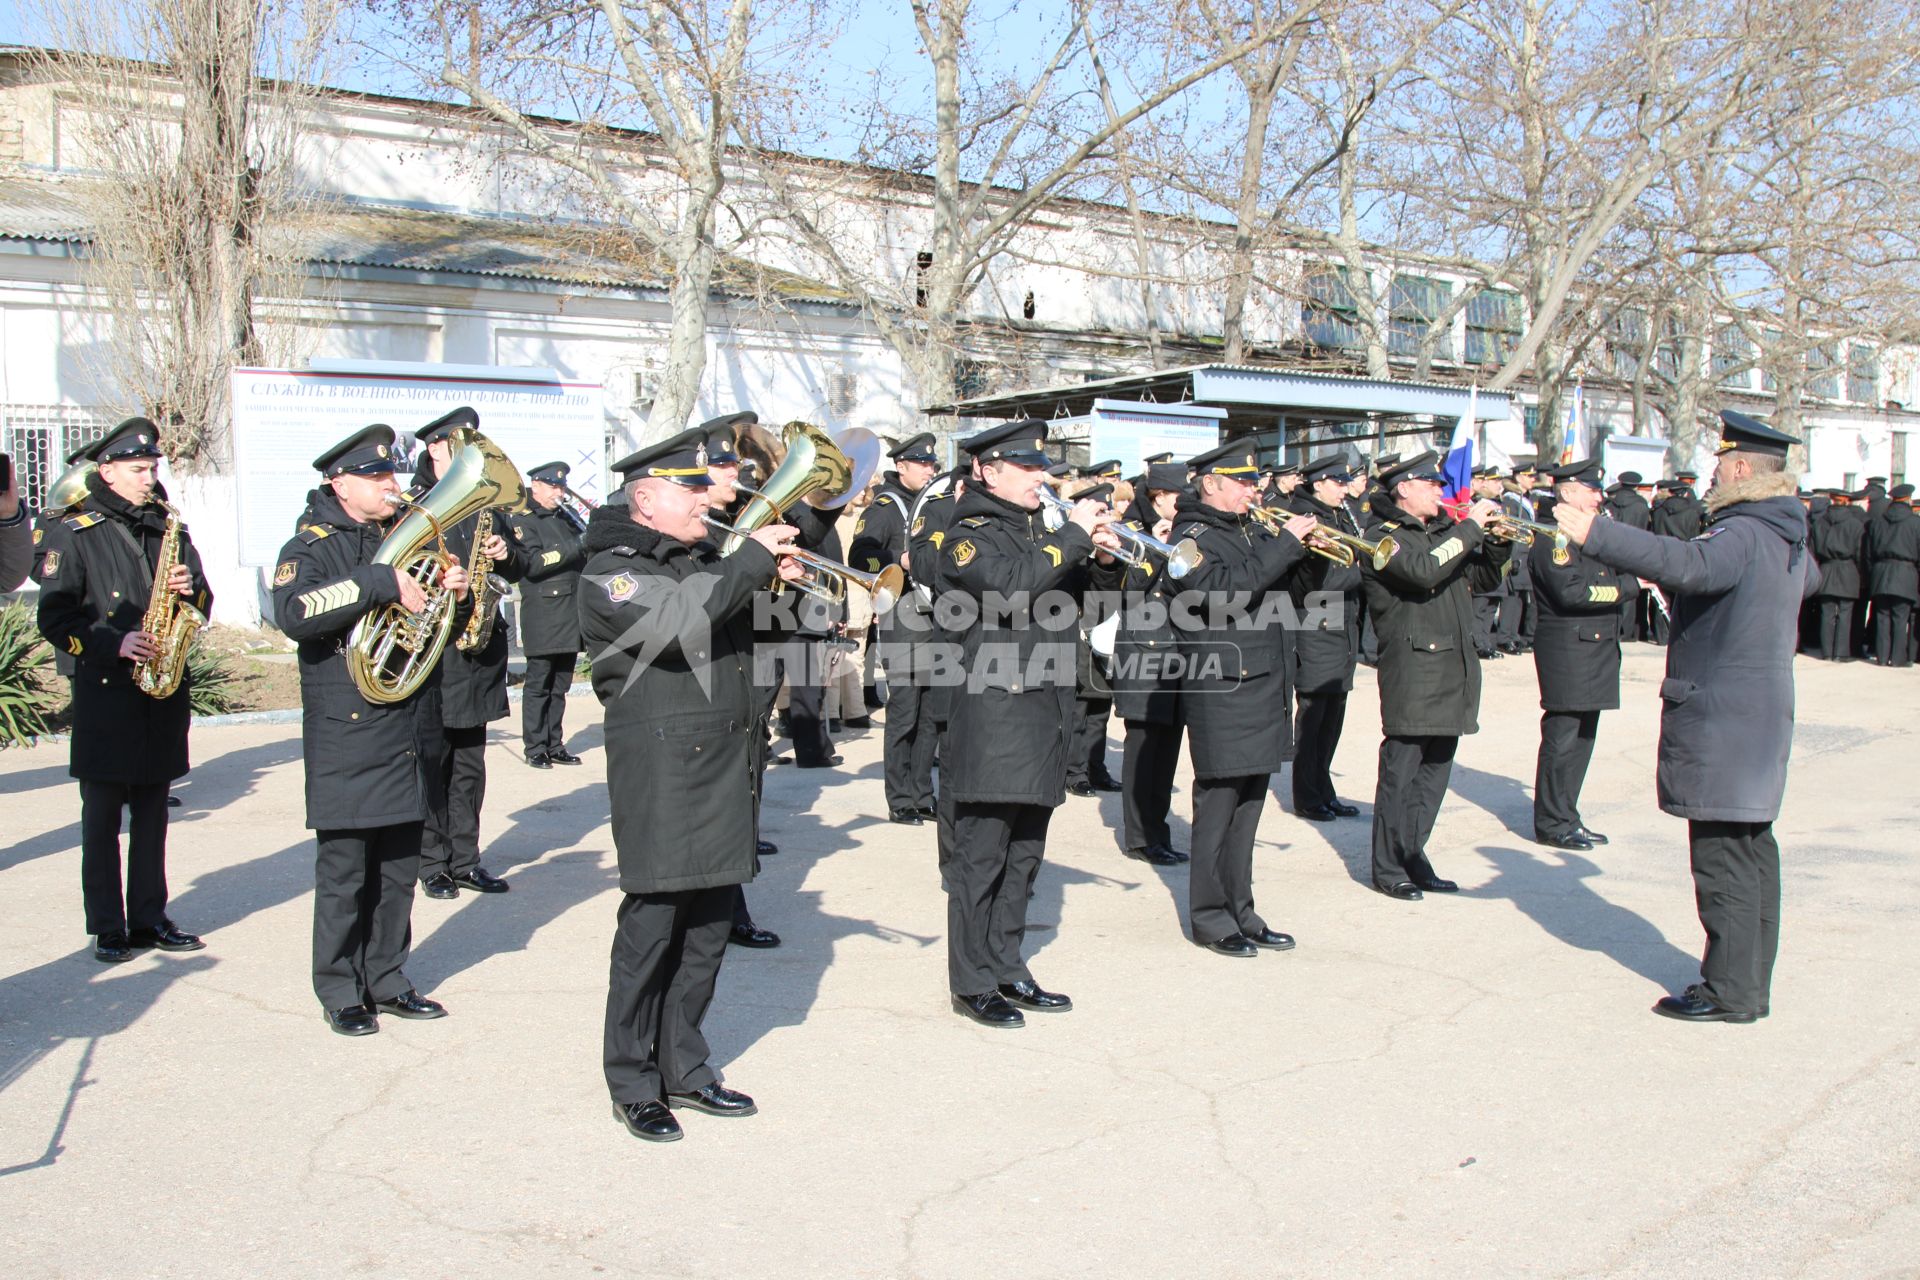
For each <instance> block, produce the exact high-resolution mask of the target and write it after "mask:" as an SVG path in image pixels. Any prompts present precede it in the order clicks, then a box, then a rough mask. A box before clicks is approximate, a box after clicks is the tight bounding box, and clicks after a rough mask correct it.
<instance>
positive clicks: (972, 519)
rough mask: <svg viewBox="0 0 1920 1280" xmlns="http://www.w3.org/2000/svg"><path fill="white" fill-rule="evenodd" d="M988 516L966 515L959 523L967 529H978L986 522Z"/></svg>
mask: <svg viewBox="0 0 1920 1280" xmlns="http://www.w3.org/2000/svg"><path fill="white" fill-rule="evenodd" d="M989 518H990V517H987V516H968V517H967V518H966V519H965V520H962V521H961V522H960V523H961V524H962V525H963V526H964V527H966V528H968V529H978V528H980V527H981V526H982V525H984V524H986V523H987V521H988V519H989Z"/></svg>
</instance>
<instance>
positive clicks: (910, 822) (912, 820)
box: [887, 809, 921, 827]
mask: <svg viewBox="0 0 1920 1280" xmlns="http://www.w3.org/2000/svg"><path fill="white" fill-rule="evenodd" d="M887 821H888V822H897V823H899V824H900V825H901V826H903V827H917V826H919V825H920V824H921V817H920V811H919V810H918V809H890V810H888V811H887Z"/></svg>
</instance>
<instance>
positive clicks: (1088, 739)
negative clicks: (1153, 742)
mask: <svg viewBox="0 0 1920 1280" xmlns="http://www.w3.org/2000/svg"><path fill="white" fill-rule="evenodd" d="M1121 470H1122V468H1121V465H1120V460H1119V459H1118V458H1107V459H1104V460H1103V461H1100V462H1095V463H1093V464H1091V465H1089V466H1088V467H1087V468H1086V470H1085V471H1083V472H1081V475H1080V480H1079V482H1076V483H1075V484H1072V485H1058V486H1056V487H1055V492H1057V493H1060V494H1062V495H1063V496H1066V497H1068V498H1069V499H1078V498H1080V497H1082V496H1086V497H1091V498H1093V499H1095V500H1096V501H1098V502H1100V503H1101V504H1102V505H1103V506H1105V507H1107V508H1109V510H1111V509H1112V508H1114V507H1115V506H1116V505H1117V506H1118V507H1120V508H1121V509H1124V508H1125V506H1126V504H1127V503H1128V502H1131V501H1132V500H1133V495H1132V493H1131V492H1127V493H1126V494H1125V495H1124V496H1123V497H1116V496H1115V490H1116V488H1117V487H1118V486H1120V485H1122V484H1124V483H1125V481H1123V480H1122V479H1121V478H1120V472H1121ZM1085 585H1086V584H1084V583H1083V584H1082V586H1083V588H1084V586H1085ZM1112 715H1113V689H1112V687H1111V686H1110V685H1109V684H1108V683H1107V673H1106V672H1105V670H1103V669H1102V668H1101V666H1100V664H1098V663H1096V662H1095V661H1094V660H1093V650H1092V649H1091V648H1090V647H1089V646H1088V645H1087V643H1086V638H1085V636H1084V634H1083V635H1082V638H1081V644H1080V652H1079V671H1078V676H1077V678H1076V689H1075V694H1074V708H1073V742H1072V744H1071V745H1070V746H1069V747H1068V749H1067V790H1068V791H1069V792H1071V793H1073V794H1074V795H1076V796H1097V795H1099V794H1100V793H1101V792H1103V791H1118V790H1120V784H1119V783H1118V782H1116V781H1115V780H1114V777H1113V773H1112V772H1111V771H1110V770H1109V769H1108V768H1107V721H1108V720H1109V719H1110V718H1111V717H1112Z"/></svg>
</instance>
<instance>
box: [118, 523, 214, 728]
mask: <svg viewBox="0 0 1920 1280" xmlns="http://www.w3.org/2000/svg"><path fill="white" fill-rule="evenodd" d="M160 505H161V506H163V507H165V508H166V509H167V528H166V532H164V533H163V534H161V535H160V559H159V562H158V563H157V564H155V565H154V566H153V591H152V592H151V593H150V594H149V595H148V596H147V612H146V616H145V617H143V618H141V619H140V629H141V630H142V631H145V632H147V633H148V634H149V635H151V636H152V637H153V638H154V641H155V643H156V645H157V646H158V647H157V648H156V649H155V650H154V654H153V656H152V657H151V658H147V659H145V660H143V661H140V662H136V663H134V664H133V683H134V684H135V685H137V686H138V687H139V689H140V692H142V693H144V694H146V695H147V696H148V697H150V698H170V697H172V696H173V692H174V690H176V689H178V688H179V687H180V677H181V676H182V675H184V674H185V673H186V670H187V650H188V649H190V648H192V647H193V637H194V634H195V633H196V632H198V631H199V630H200V628H202V627H204V626H206V625H207V615H206V614H204V613H201V612H200V611H199V610H198V609H196V608H194V607H193V605H192V604H191V603H189V602H188V600H187V598H186V597H185V596H183V595H181V594H180V593H179V592H178V591H171V590H168V588H167V579H168V578H170V577H172V576H173V567H174V566H175V565H177V564H179V563H180V531H181V530H182V529H183V528H184V527H185V526H183V525H182V524H181V523H180V512H179V510H178V509H177V508H175V507H173V506H172V505H170V504H168V503H165V502H162V503H161V504H160Z"/></svg>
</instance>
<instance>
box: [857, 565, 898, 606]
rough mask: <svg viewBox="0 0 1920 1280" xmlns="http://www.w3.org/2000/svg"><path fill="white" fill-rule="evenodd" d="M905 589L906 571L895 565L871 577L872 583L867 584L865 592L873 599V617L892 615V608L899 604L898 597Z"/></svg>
mask: <svg viewBox="0 0 1920 1280" xmlns="http://www.w3.org/2000/svg"><path fill="white" fill-rule="evenodd" d="M906 589H907V571H906V570H905V569H902V568H901V567H900V566H899V565H897V564H890V565H888V566H887V567H886V568H884V569H882V570H881V571H880V572H878V573H876V574H874V575H873V581H872V582H871V583H869V584H867V591H868V593H869V594H870V595H872V597H873V612H874V616H875V617H878V616H879V615H880V614H883V613H892V612H893V606H895V605H896V604H899V603H900V597H901V596H902V595H903V594H905V592H906Z"/></svg>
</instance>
